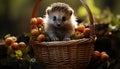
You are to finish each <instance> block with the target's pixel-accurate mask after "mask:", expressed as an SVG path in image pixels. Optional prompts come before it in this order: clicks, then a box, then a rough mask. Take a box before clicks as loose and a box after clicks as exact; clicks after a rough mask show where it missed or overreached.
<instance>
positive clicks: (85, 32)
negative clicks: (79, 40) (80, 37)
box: [83, 28, 90, 36]
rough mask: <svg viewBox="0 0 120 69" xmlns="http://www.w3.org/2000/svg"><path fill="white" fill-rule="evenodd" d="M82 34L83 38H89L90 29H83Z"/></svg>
mask: <svg viewBox="0 0 120 69" xmlns="http://www.w3.org/2000/svg"><path fill="white" fill-rule="evenodd" d="M83 34H84V35H85V36H89V35H90V28H85V29H84V32H83Z"/></svg>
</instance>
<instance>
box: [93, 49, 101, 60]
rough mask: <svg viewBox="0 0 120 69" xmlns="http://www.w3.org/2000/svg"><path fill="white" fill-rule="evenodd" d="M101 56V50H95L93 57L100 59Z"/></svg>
mask: <svg viewBox="0 0 120 69" xmlns="http://www.w3.org/2000/svg"><path fill="white" fill-rule="evenodd" d="M100 56H101V53H100V52H99V51H94V52H93V58H94V59H99V58H100Z"/></svg>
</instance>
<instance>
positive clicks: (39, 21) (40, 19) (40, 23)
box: [37, 17, 44, 26]
mask: <svg viewBox="0 0 120 69" xmlns="http://www.w3.org/2000/svg"><path fill="white" fill-rule="evenodd" d="M43 24H44V20H43V18H42V17H37V25H42V26H43Z"/></svg>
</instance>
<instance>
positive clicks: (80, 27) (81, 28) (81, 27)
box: [76, 25, 85, 32]
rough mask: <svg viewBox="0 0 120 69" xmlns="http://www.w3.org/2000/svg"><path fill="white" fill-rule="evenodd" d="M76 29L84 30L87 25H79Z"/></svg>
mask: <svg viewBox="0 0 120 69" xmlns="http://www.w3.org/2000/svg"><path fill="white" fill-rule="evenodd" d="M76 30H78V31H80V32H84V30H85V26H84V25H79V26H78V27H77V28H76Z"/></svg>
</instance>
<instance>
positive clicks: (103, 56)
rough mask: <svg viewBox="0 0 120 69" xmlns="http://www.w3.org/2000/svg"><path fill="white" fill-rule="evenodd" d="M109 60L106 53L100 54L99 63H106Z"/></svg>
mask: <svg viewBox="0 0 120 69" xmlns="http://www.w3.org/2000/svg"><path fill="white" fill-rule="evenodd" d="M108 59H109V55H108V54H107V53H106V52H101V61H107V60H108Z"/></svg>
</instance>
